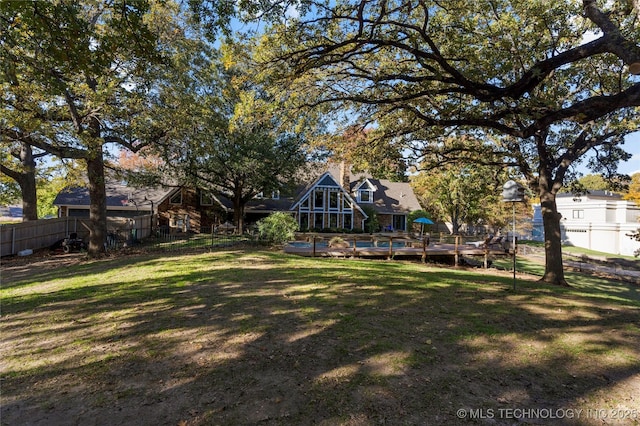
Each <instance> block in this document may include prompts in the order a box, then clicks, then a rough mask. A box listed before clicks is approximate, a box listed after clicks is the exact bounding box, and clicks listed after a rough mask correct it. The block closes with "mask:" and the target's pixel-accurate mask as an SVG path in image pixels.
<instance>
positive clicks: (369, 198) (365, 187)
mask: <svg viewBox="0 0 640 426" xmlns="http://www.w3.org/2000/svg"><path fill="white" fill-rule="evenodd" d="M376 189H377V188H376V187H375V185H373V184H372V183H371V182H370V181H369V180H368V179H365V180H364V181H362V182H361V183H360V185H358V186H357V187H356V188H355V192H356V196H357V199H358V203H373V193H374V192H375V191H376Z"/></svg>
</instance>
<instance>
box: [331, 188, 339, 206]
mask: <svg viewBox="0 0 640 426" xmlns="http://www.w3.org/2000/svg"><path fill="white" fill-rule="evenodd" d="M329 208H330V209H337V208H338V193H337V192H335V191H331V192H330V193H329Z"/></svg>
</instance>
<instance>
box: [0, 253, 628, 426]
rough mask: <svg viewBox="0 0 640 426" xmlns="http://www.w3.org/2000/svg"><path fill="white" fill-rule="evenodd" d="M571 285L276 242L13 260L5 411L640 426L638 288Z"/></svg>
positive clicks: (7, 288) (78, 416) (154, 418)
mask: <svg viewBox="0 0 640 426" xmlns="http://www.w3.org/2000/svg"><path fill="white" fill-rule="evenodd" d="M571 279H572V280H573V283H574V287H573V288H571V289H565V288H554V287H548V286H544V285H541V284H538V283H537V282H535V281H534V280H533V279H530V278H526V277H522V279H520V280H519V282H518V290H517V291H515V292H514V291H512V290H511V284H512V282H511V277H510V275H509V274H499V273H496V274H492V273H484V272H480V271H477V270H463V269H460V270H453V269H443V268H436V267H433V266H428V265H421V264H416V263H402V262H380V261H360V260H340V261H336V260H331V259H304V258H299V257H290V256H285V255H281V254H276V253H270V252H266V251H228V252H218V253H202V254H189V255H177V254H174V255H169V256H158V255H156V256H150V255H146V256H134V257H128V258H119V259H110V260H107V261H100V262H80V263H77V264H75V265H72V264H70V265H68V266H66V267H65V268H50V269H38V268H33V270H31V273H27V272H25V270H24V268H23V269H22V270H21V272H20V274H12V269H11V267H4V268H3V270H2V280H3V284H2V308H3V317H2V336H3V339H2V344H1V346H0V351H1V352H0V355H1V359H2V361H1V371H2V375H3V383H2V396H1V398H2V417H1V419H2V420H1V421H2V424H34V425H39V424H42V425H45V424H46V425H51V424H105V425H106V424H108V425H125V424H149V425H158V424H167V425H176V424H184V425H205V424H274V425H280V424H325V425H334V424H345V425H370V424H428V425H429V424H467V423H472V424H473V423H478V424H483V423H491V424H513V423H517V422H519V420H518V419H515V418H514V416H517V415H518V414H520V415H521V414H522V412H510V411H505V410H509V409H549V410H568V409H575V410H584V411H583V412H582V414H581V416H580V417H579V418H574V419H543V418H537V419H536V418H525V419H520V420H523V423H525V424H526V423H533V424H539V423H545V422H546V423H549V424H558V423H560V424H562V423H566V424H581V425H582V424H594V425H595V424H602V423H603V421H602V420H603V419H602V418H598V417H602V413H605V411H598V412H596V411H593V410H606V413H607V414H608V418H607V419H605V421H606V422H607V423H608V424H616V423H618V424H634V422H635V424H637V423H638V422H639V421H640V418H639V416H640V414H639V413H638V410H639V409H640V397H639V396H638V395H640V322H639V320H640V315H639V314H640V296H639V292H638V287H635V286H633V285H630V284H622V283H615V282H610V281H606V280H602V279H597V278H593V277H586V276H579V275H574V276H572V277H571ZM459 410H464V413H465V416H464V418H462V417H461V416H460V415H459ZM501 410H502V411H501ZM586 410H592V411H589V412H587V411H586ZM612 410H613V411H612ZM615 410H617V411H615ZM634 410H635V411H634ZM574 413H576V412H574ZM616 413H617V414H618V415H620V414H625V413H629V414H628V415H625V418H624V419H621V420H617V419H611V415H612V414H616ZM634 413H635V414H634ZM472 414H473V415H474V416H475V417H493V418H490V419H486V418H485V419H479V418H477V419H470V418H469V416H471V415H472Z"/></svg>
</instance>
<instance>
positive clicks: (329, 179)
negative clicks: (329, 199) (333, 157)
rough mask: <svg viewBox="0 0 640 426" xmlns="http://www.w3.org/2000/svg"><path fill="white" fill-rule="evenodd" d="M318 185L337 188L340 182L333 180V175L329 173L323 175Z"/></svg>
mask: <svg viewBox="0 0 640 426" xmlns="http://www.w3.org/2000/svg"><path fill="white" fill-rule="evenodd" d="M317 186H330V187H333V188H337V187H339V186H340V185H338V183H337V182H336V181H335V180H333V178H332V177H331V176H329V175H327V176H325V177H323V178H322V180H320V182H318V185H317Z"/></svg>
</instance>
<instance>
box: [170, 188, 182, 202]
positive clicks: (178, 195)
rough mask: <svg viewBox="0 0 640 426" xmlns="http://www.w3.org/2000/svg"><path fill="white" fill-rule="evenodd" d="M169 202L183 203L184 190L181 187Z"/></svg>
mask: <svg viewBox="0 0 640 426" xmlns="http://www.w3.org/2000/svg"><path fill="white" fill-rule="evenodd" d="M169 204H182V190H181V189H179V190H178V192H176V193H175V194H173V195H172V196H171V198H169Z"/></svg>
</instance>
